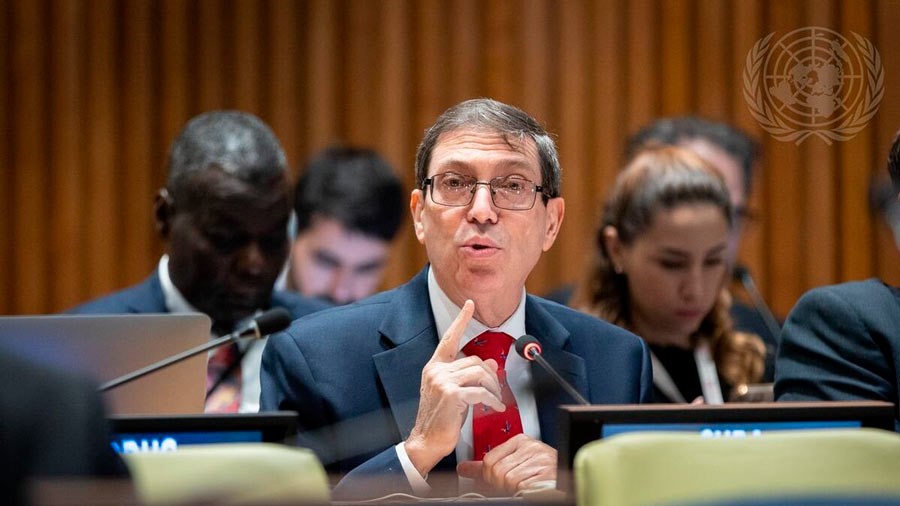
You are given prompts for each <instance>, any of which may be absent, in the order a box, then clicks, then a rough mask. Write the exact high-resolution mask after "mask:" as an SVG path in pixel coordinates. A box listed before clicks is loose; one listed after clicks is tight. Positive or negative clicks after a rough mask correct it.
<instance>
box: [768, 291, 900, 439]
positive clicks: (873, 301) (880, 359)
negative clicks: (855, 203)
mask: <svg viewBox="0 0 900 506" xmlns="http://www.w3.org/2000/svg"><path fill="white" fill-rule="evenodd" d="M898 371H900V294H898V289H897V288H891V287H888V286H886V285H885V284H884V283H882V282H881V281H879V280H877V279H870V280H866V281H858V282H853V283H844V284H840V285H833V286H825V287H821V288H816V289H814V290H811V291H810V292H807V293H806V294H805V295H804V296H803V297H801V298H800V300H799V301H797V305H796V306H795V307H794V309H792V310H791V313H790V315H789V316H788V319H787V321H786V322H785V324H784V329H783V330H782V331H781V338H780V343H779V347H778V355H777V358H776V361H775V398H776V399H777V400H780V401H782V400H783V401H811V400H822V401H841V400H874V401H887V402H893V403H894V404H895V406H896V405H898V404H900V399H898V394H897V392H898V390H900V372H898ZM897 419H898V421H900V414H898V415H897ZM898 427H900V422H898Z"/></svg>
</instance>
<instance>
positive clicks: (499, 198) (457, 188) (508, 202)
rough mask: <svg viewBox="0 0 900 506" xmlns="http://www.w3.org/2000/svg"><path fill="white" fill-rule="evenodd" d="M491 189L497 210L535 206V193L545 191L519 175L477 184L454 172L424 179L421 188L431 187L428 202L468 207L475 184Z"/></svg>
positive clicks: (516, 209) (468, 177) (477, 182)
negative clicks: (429, 200)
mask: <svg viewBox="0 0 900 506" xmlns="http://www.w3.org/2000/svg"><path fill="white" fill-rule="evenodd" d="M481 184H483V185H486V186H487V187H488V188H490V190H491V192H490V193H491V200H492V201H493V202H494V205H495V206H497V207H499V208H500V209H509V210H513V211H527V210H529V209H531V208H532V207H534V201H535V200H536V199H537V194H538V193H540V194H541V195H544V188H543V187H542V186H540V185H536V184H534V183H533V182H531V181H529V180H527V179H525V178H523V177H521V176H500V177H495V178H494V179H491V180H490V181H479V180H477V179H475V178H474V177H472V176H464V175H462V174H457V173H455V172H444V173H443V174H435V175H434V176H431V177H429V178H426V179H425V182H424V183H422V189H423V190H426V191H427V189H426V188H425V187H426V186H428V185H431V200H433V201H434V202H435V203H436V204H441V205H444V206H453V207H459V206H467V205H469V204H471V203H472V199H473V198H474V197H475V190H476V189H477V188H478V185H481Z"/></svg>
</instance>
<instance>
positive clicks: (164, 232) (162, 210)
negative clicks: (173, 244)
mask: <svg viewBox="0 0 900 506" xmlns="http://www.w3.org/2000/svg"><path fill="white" fill-rule="evenodd" d="M174 216H175V201H174V200H172V196H171V195H169V191H168V190H166V189H165V188H160V189H159V191H158V192H156V197H155V198H154V199H153V222H154V224H155V225H156V232H157V233H158V234H159V235H160V237H162V238H163V239H168V238H169V231H170V230H171V228H172V218H173V217H174Z"/></svg>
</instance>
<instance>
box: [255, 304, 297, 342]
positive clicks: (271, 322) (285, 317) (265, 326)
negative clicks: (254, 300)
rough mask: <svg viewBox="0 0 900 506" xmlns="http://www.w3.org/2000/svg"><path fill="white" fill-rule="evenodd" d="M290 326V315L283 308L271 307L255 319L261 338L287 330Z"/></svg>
mask: <svg viewBox="0 0 900 506" xmlns="http://www.w3.org/2000/svg"><path fill="white" fill-rule="evenodd" d="M290 324H291V314H290V313H288V310H287V309H285V308H283V307H273V308H272V309H269V310H268V311H266V312H265V313H263V314H261V315H259V316H257V317H256V326H257V327H258V328H259V334H260V335H262V336H265V335H269V334H273V333H275V332H278V331H281V330H284V329H286V328H288V325H290Z"/></svg>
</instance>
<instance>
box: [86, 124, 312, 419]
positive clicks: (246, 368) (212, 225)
mask: <svg viewBox="0 0 900 506" xmlns="http://www.w3.org/2000/svg"><path fill="white" fill-rule="evenodd" d="M168 168H169V176H168V181H167V182H166V187H165V188H162V189H161V190H159V193H158V194H157V196H156V201H155V203H154V206H153V216H154V218H155V220H156V228H157V230H158V231H159V233H160V235H161V236H162V237H163V239H164V240H165V241H166V255H164V256H163V257H162V259H161V260H160V262H159V266H158V267H157V269H156V270H155V271H154V272H153V273H152V274H151V275H150V277H148V278H147V279H146V280H145V281H144V282H142V283H141V284H139V285H136V286H133V287H131V288H127V289H125V290H123V291H121V292H118V293H114V294H112V295H108V296H106V297H103V298H101V299H98V300H95V301H93V302H89V303H87V304H84V305H82V306H79V307H77V308H75V309H74V310H72V312H74V313H183V312H191V311H196V312H202V313H206V314H207V315H209V317H210V318H211V319H212V322H213V324H212V330H213V333H215V334H218V335H223V334H227V333H228V332H231V331H232V330H233V329H234V327H235V326H236V325H237V324H238V323H240V322H241V321H242V320H244V319H246V318H248V317H252V316H253V315H254V314H255V313H256V312H257V311H260V310H265V309H268V308H270V307H284V308H286V309H287V310H288V311H289V312H290V313H291V316H292V317H293V318H300V317H301V316H305V315H306V314H309V313H311V312H313V311H316V310H318V309H322V308H323V307H327V304H325V303H324V302H320V301H316V300H313V299H307V298H304V297H301V296H299V295H297V294H294V293H289V292H282V291H273V286H274V284H275V278H277V277H278V273H279V271H280V269H281V266H282V265H283V264H284V261H285V259H286V258H287V252H288V236H287V222H288V217H289V215H290V211H291V196H292V194H291V183H290V181H289V174H288V169H287V161H286V159H285V154H284V150H283V149H282V147H281V144H280V143H279V141H278V139H277V138H276V137H275V134H274V133H273V132H272V131H271V129H269V127H268V126H267V125H266V124H265V123H263V122H262V121H260V120H259V118H257V117H255V116H253V115H251V114H247V113H243V112H237V111H216V112H210V113H206V114H202V115H200V116H197V117H196V118H194V119H192V120H191V121H190V122H189V123H188V124H187V126H185V128H184V130H183V131H182V132H181V133H180V134H179V136H178V137H177V138H176V139H175V141H174V142H173V143H172V146H171V148H170V150H169V156H168ZM262 349H263V343H262V342H260V341H254V342H252V343H250V344H249V345H245V346H240V347H239V346H233V347H228V346H225V347H222V348H220V349H219V351H218V352H217V353H216V354H214V355H213V356H212V358H211V359H210V363H211V365H210V377H209V379H208V385H207V389H208V390H209V391H208V393H207V396H208V399H207V411H236V410H240V411H241V412H255V411H258V409H259V363H260V357H261V355H262Z"/></svg>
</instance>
